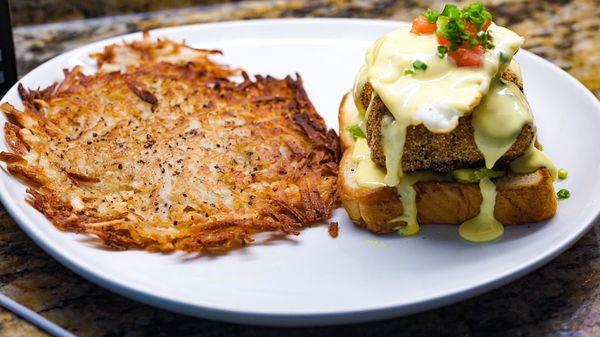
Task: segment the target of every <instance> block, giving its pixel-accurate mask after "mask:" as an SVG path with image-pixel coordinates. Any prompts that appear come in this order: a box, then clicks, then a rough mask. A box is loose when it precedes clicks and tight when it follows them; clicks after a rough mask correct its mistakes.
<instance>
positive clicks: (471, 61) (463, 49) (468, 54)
mask: <svg viewBox="0 0 600 337" xmlns="http://www.w3.org/2000/svg"><path fill="white" fill-rule="evenodd" d="M484 53H485V49H484V48H483V46H480V45H477V46H469V45H468V44H467V43H463V45H462V46H460V47H458V48H456V50H454V51H448V56H449V57H451V58H452V59H453V60H454V62H456V65H457V66H459V67H481V65H482V64H483V59H482V56H483V54H484Z"/></svg>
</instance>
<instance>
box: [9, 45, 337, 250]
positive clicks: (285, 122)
mask: <svg viewBox="0 0 600 337" xmlns="http://www.w3.org/2000/svg"><path fill="white" fill-rule="evenodd" d="M214 53H217V51H209V50H199V49H193V48H191V47H188V46H186V45H184V44H178V43H175V42H172V41H169V40H158V41H154V40H152V39H151V38H150V37H149V36H148V35H147V34H146V35H145V36H144V39H143V40H139V41H135V42H132V43H123V44H119V45H111V46H108V47H106V48H105V50H104V51H103V52H102V53H99V54H95V55H92V57H94V58H96V59H97V61H98V69H99V70H98V72H97V73H95V74H92V75H85V74H84V73H83V72H82V69H81V68H79V67H75V68H74V69H72V70H70V71H65V79H64V80H63V81H62V82H61V83H56V84H54V85H52V86H50V87H48V88H46V89H42V90H27V89H25V88H23V87H20V88H19V89H20V90H19V93H20V95H21V98H22V100H23V104H24V109H23V111H21V110H18V109H16V108H14V107H13V106H12V105H10V104H9V103H4V104H3V105H2V106H0V110H1V111H3V112H4V113H6V114H7V115H8V117H9V120H10V122H8V123H6V125H5V135H6V140H7V143H8V145H9V147H10V149H11V151H12V152H10V153H9V152H3V153H2V154H0V160H2V161H4V162H6V163H7V167H8V170H9V171H10V172H11V173H12V174H14V175H16V176H18V177H20V178H21V179H23V180H25V181H27V182H28V183H29V184H30V186H31V187H30V188H29V190H28V192H29V197H28V201H29V202H30V203H31V204H32V205H33V206H34V207H35V208H36V209H38V210H39V211H41V212H43V213H44V214H45V215H46V216H47V217H48V218H49V219H50V220H51V221H52V222H53V223H54V225H56V226H57V227H58V228H60V229H61V230H65V231H73V232H77V233H85V234H92V235H96V236H97V237H98V238H100V239H101V240H102V242H103V243H104V244H106V245H108V246H110V247H112V248H115V249H129V248H137V249H148V250H152V251H171V250H184V251H206V250H224V249H229V248H232V247H236V246H239V245H240V244H245V243H249V242H252V240H253V239H252V237H253V235H254V234H256V233H258V232H274V233H286V234H297V233H298V229H299V228H301V227H302V226H305V225H307V224H310V223H312V222H315V221H320V220H325V219H327V218H329V217H330V215H331V212H332V209H333V208H334V207H335V206H336V203H337V199H338V198H337V194H336V183H337V170H338V164H337V163H338V159H339V144H338V138H337V135H336V134H335V132H334V131H333V130H328V129H327V128H326V126H325V123H324V121H323V119H322V118H321V117H320V116H319V115H318V114H317V112H316V111H315V109H314V107H313V106H312V104H311V103H310V101H309V99H308V97H307V95H306V93H305V91H304V89H303V86H302V81H301V79H300V76H298V75H296V78H295V79H294V78H292V77H287V78H285V79H281V80H280V79H275V78H272V77H270V76H267V77H261V76H256V78H255V79H254V80H253V79H251V78H250V77H249V76H248V75H247V74H246V73H244V72H241V71H239V70H234V69H230V68H228V67H226V66H223V65H220V64H217V63H215V62H213V61H211V60H210V59H209V56H210V55H211V54H214ZM234 75H242V76H241V77H242V78H243V80H240V81H234V80H232V76H234Z"/></svg>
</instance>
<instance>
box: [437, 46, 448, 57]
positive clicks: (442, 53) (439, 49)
mask: <svg viewBox="0 0 600 337" xmlns="http://www.w3.org/2000/svg"><path fill="white" fill-rule="evenodd" d="M447 53H448V47H446V46H438V47H437V56H438V57H439V58H441V59H443V58H444V56H446V54H447Z"/></svg>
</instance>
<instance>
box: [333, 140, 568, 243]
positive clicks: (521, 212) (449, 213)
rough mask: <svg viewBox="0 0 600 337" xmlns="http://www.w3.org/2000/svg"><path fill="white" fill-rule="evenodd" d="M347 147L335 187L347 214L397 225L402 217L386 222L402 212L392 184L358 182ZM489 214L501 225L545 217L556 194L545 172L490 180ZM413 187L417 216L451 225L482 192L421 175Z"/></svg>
mask: <svg viewBox="0 0 600 337" xmlns="http://www.w3.org/2000/svg"><path fill="white" fill-rule="evenodd" d="M351 154H352V147H350V148H349V149H347V150H346V151H345V153H344V155H343V157H342V161H341V163H340V175H339V178H338V193H339V195H340V199H341V201H342V204H343V205H344V208H345V209H346V211H347V212H348V215H349V216H350V219H351V220H352V221H353V222H354V223H356V224H357V225H359V226H360V227H364V228H366V229H367V230H369V231H371V232H375V233H388V232H393V231H395V230H397V229H398V228H399V227H400V226H401V225H402V223H398V222H394V223H389V221H390V220H392V219H394V218H396V217H398V216H400V215H402V212H403V207H402V201H401V199H400V197H399V196H398V194H397V191H396V189H395V188H392V187H381V188H374V189H365V188H361V187H359V186H358V185H357V184H356V181H355V179H354V171H353V170H354V168H355V163H354V161H353V160H352V156H351ZM495 183H496V188H497V196H496V206H495V209H494V216H495V217H496V219H497V220H498V221H500V222H501V223H503V224H505V225H519V224H527V223H533V222H538V221H542V220H546V219H549V218H551V217H553V216H554V215H555V214H556V208H557V200H556V197H555V195H554V187H553V185H552V178H551V176H550V173H549V172H548V170H547V169H545V168H540V169H538V170H537V171H535V172H532V173H529V174H511V175H508V176H506V177H503V178H500V179H497V180H496V181H495ZM414 188H415V190H416V191H417V214H418V215H417V218H418V221H419V223H421V224H430V223H438V224H453V225H457V224H460V223H462V222H464V221H465V220H468V219H470V218H472V217H474V216H476V215H477V214H478V213H479V207H480V205H481V201H482V197H481V192H480V190H479V186H478V184H462V183H456V182H447V181H421V182H417V183H416V184H415V185H414Z"/></svg>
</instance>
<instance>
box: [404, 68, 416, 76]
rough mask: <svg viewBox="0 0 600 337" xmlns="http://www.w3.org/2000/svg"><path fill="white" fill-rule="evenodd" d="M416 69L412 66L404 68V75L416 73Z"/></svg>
mask: <svg viewBox="0 0 600 337" xmlns="http://www.w3.org/2000/svg"><path fill="white" fill-rule="evenodd" d="M415 74H416V73H415V71H414V70H412V69H410V68H406V69H404V75H415Z"/></svg>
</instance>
